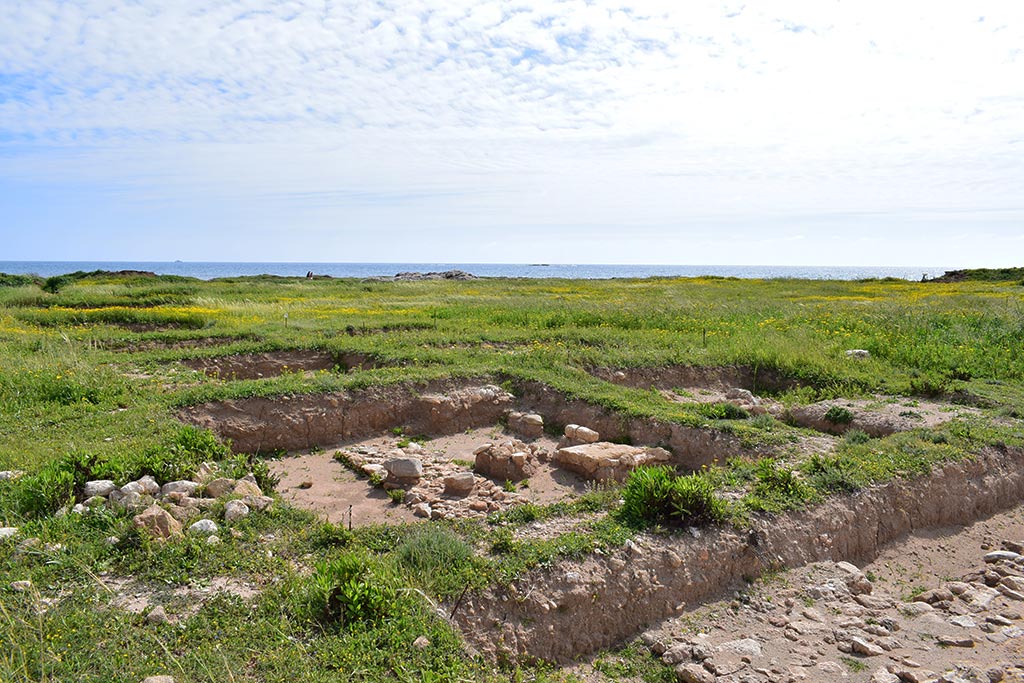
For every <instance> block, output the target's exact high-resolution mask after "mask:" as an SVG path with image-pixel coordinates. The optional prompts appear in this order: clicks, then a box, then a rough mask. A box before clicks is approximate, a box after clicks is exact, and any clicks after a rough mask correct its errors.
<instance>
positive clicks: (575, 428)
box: [562, 424, 601, 444]
mask: <svg viewBox="0 0 1024 683" xmlns="http://www.w3.org/2000/svg"><path fill="white" fill-rule="evenodd" d="M562 433H563V434H564V435H565V438H566V439H568V440H569V442H570V443H572V444H585V443H597V442H598V441H600V440H601V435H600V434H599V433H598V432H595V431H594V430H593V429H590V428H589V427H581V426H580V425H574V424H570V425H566V426H565V430H564V431H563V432H562Z"/></svg>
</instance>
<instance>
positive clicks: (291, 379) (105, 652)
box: [0, 275, 1024, 681]
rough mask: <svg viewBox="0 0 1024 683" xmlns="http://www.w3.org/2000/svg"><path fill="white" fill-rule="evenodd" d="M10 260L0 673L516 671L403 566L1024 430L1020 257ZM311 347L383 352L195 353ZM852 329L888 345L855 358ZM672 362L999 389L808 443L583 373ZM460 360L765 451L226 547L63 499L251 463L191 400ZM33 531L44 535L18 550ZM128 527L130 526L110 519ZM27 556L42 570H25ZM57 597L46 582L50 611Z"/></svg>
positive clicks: (281, 512) (832, 483)
mask: <svg viewBox="0 0 1024 683" xmlns="http://www.w3.org/2000/svg"><path fill="white" fill-rule="evenodd" d="M0 284H3V285H5V286H0V349H2V350H0V469H23V470H25V471H26V472H27V474H26V475H25V476H24V477H22V478H21V479H19V480H17V481H13V482H0V523H2V524H3V525H7V526H17V527H19V528H20V531H19V535H18V536H17V537H16V538H15V539H13V540H10V541H6V542H2V543H0V568H2V569H0V572H2V576H0V587H3V588H0V590H4V600H3V603H2V611H0V641H2V645H0V652H4V654H2V655H0V678H2V679H3V680H8V679H9V680H69V679H74V680H96V681H108V680H116V681H122V680H123V681H136V680H140V679H141V678H142V677H143V676H144V675H146V674H151V673H160V672H167V673H171V674H174V675H177V676H178V679H179V681H182V680H188V681H191V680H197V681H198V680H239V681H241V680H249V681H277V680H281V681H284V680H309V681H316V680H345V679H351V680H379V679H387V678H392V679H398V680H403V679H404V680H421V679H422V680H430V679H431V677H433V679H434V680H480V679H486V678H489V677H493V678H503V679H504V678H508V676H509V673H508V672H501V671H499V670H496V669H493V668H492V667H490V666H488V665H486V664H483V663H480V662H477V661H474V660H472V659H470V658H468V657H466V656H465V655H463V654H462V653H461V652H460V650H459V648H458V644H457V639H456V638H455V636H454V635H453V634H452V633H451V631H450V630H449V629H448V627H447V626H446V625H445V624H444V623H443V622H441V621H439V620H437V619H435V618H434V617H433V616H432V612H431V609H430V607H429V604H428V603H427V602H426V601H425V600H424V598H423V597H421V596H420V594H419V593H417V592H414V591H412V590H410V588H412V587H418V588H421V589H422V590H423V591H424V592H425V593H427V594H431V595H433V596H441V597H451V596H455V595H458V594H459V593H460V592H461V591H462V590H463V588H464V587H465V586H466V585H482V584H484V583H487V582H491V581H502V580H507V579H508V578H510V577H512V576H514V575H515V574H517V573H519V572H521V571H523V570H524V569H526V568H528V567H530V566H534V565H536V564H543V563H546V562H551V561H553V560H554V559H556V558H558V557H561V556H569V555H579V554H583V553H587V552H590V551H592V550H593V549H594V548H596V547H600V546H601V545H615V544H619V543H622V542H623V540H624V539H625V538H626V537H628V535H630V534H632V533H635V532H636V530H637V529H638V528H643V527H644V526H646V525H648V524H651V523H655V524H666V525H669V526H671V525H672V524H675V523H678V522H679V521H680V519H679V518H680V516H683V517H686V516H689V517H691V518H695V519H696V520H697V521H702V522H705V523H721V522H725V523H734V524H743V523H744V519H745V518H747V517H749V515H752V514H765V513H772V512H778V511H781V510H785V509H787V508H791V507H798V506H800V505H805V504H808V503H811V502H814V501H816V500H820V499H821V498H822V497H823V496H826V495H829V494H831V493H834V492H842V491H850V490H855V489H856V488H858V487H862V486H865V485H868V484H870V483H873V482H876V481H881V480H885V479H887V478H891V477H894V476H911V475H914V474H918V473H921V472H925V471H927V470H928V468H930V467H931V466H933V465H934V464H936V463H937V462H942V461H945V460H951V459H956V458H962V457H968V456H969V455H970V454H971V453H972V452H975V451H976V450H977V449H979V448H981V447H983V446H986V445H992V444H1019V443H1021V442H1022V441H1024V437H1022V434H1021V427H1020V422H1019V421H1018V418H1019V417H1020V414H1021V410H1022V405H1024V354H1022V353H1021V352H1020V340H1021V339H1022V338H1024V288H1022V287H1021V286H1020V284H1019V282H1017V281H1009V282H988V281H970V280H969V279H968V280H967V281H964V282H960V283H907V282H899V281H866V282H807V281H792V280H780V281H739V280H729V279H720V278H700V279H688V280H682V279H654V280H644V281H634V280H617V281H584V282H569V281H557V280H550V281H545V280H522V281H509V280H504V281H483V280H481V281H470V282H445V281H441V282H395V283H391V282H362V281H352V280H335V281H328V280H313V281H306V280H295V279H282V278H245V279H234V280H223V281H216V282H209V283H204V282H199V281H191V280H185V279H182V278H146V277H129V278H124V277H110V276H104V275H92V276H86V277H78V278H67V279H63V280H58V279H51V280H50V281H47V282H33V281H25V280H18V279H17V278H0ZM40 285H42V286H40ZM46 290H50V291H46ZM292 348H316V349H323V350H328V351H332V352H339V353H340V352H358V353H363V354H367V355H370V356H372V357H373V358H375V359H376V360H377V361H378V365H379V367H378V368H377V369H373V370H365V371H357V372H352V373H340V372H320V373H316V374H315V375H313V376H306V375H303V374H301V373H287V374H285V375H282V376H280V377H274V378H266V379H260V380H251V381H237V382H233V381H222V380H218V379H213V378H208V377H205V376H203V375H200V374H198V373H195V372H192V371H190V370H188V369H186V368H184V367H183V366H182V365H180V364H178V363H177V362H176V361H178V360H181V359H183V358H189V357H197V356H212V355H222V354H228V353H249V352H257V351H267V350H275V349H292ZM850 348H862V349H867V350H868V351H869V352H870V353H871V358H870V359H869V360H866V361H851V360H850V359H848V358H846V356H845V355H844V351H845V350H846V349H850ZM663 365H697V366H721V365H741V366H745V367H749V368H752V369H756V371H757V372H758V373H772V374H774V375H776V376H779V377H783V378H787V379H790V380H794V381H795V382H796V383H797V384H799V385H800V386H799V388H796V389H792V390H789V391H786V392H782V393H777V394H776V395H775V396H774V398H776V399H778V400H780V401H782V402H784V403H785V404H787V405H797V404H802V403H808V402H812V401H815V400H819V399H823V398H832V397H840V396H842V397H857V396H868V395H870V394H872V393H875V392H877V393H885V394H891V395H903V396H907V397H911V398H913V397H922V396H928V397H934V396H946V397H956V398H957V399H958V400H970V401H971V402H972V403H975V404H977V405H978V406H980V407H979V414H978V415H977V416H975V417H971V418H966V419H962V420H957V421H954V422H952V423H949V424H947V425H945V426H942V427H939V428H935V429H932V430H915V431H913V432H909V433H905V434H900V435H896V436H892V437H887V438H883V439H868V438H866V437H864V436H863V435H862V434H857V433H854V434H852V435H849V436H848V437H847V438H845V439H843V440H841V441H840V442H839V444H838V445H837V447H836V449H835V451H834V452H833V453H832V454H829V455H826V456H821V457H815V458H811V459H806V458H804V459H801V458H799V457H797V455H798V454H797V453H796V451H795V449H793V448H791V446H792V444H795V443H796V442H797V441H798V440H799V439H800V438H801V437H802V436H806V435H807V432H806V431H805V430H801V429H797V428H795V427H792V426H790V425H787V424H785V423H784V422H783V421H779V420H774V419H771V418H767V417H758V418H751V419H742V416H740V418H741V419H719V418H720V417H722V416H723V415H724V414H725V413H723V412H722V411H718V410H716V409H715V408H714V407H708V406H696V405H686V404H680V403H674V402H671V401H668V400H666V399H665V398H664V397H662V395H661V394H660V393H658V392H657V391H653V390H639V389H629V388H626V387H621V386H616V385H613V384H610V383H607V382H603V381H601V380H599V379H597V378H595V377H594V376H593V375H591V374H590V373H589V372H588V370H590V369H592V368H594V367H633V366H639V367H649V366H663ZM443 377H488V378H492V379H493V380H494V381H497V382H502V383H505V386H508V387H511V388H513V389H514V387H515V386H516V383H517V382H519V381H523V380H535V381H540V382H544V383H546V384H549V385H551V386H553V387H555V388H556V389H558V390H559V391H561V392H563V393H565V394H566V395H569V396H573V397H578V398H582V399H584V400H587V401H590V402H593V403H596V404H599V405H602V406H605V407H607V408H609V409H612V410H615V411H618V412H621V413H624V414H629V415H633V416H639V417H652V418H656V419H659V420H665V421H677V422H681V423H684V424H688V425H694V426H700V425H703V426H706V427H707V428H711V429H722V430H726V431H729V432H731V433H734V434H737V435H738V436H740V438H741V442H742V443H743V444H745V445H747V446H748V447H751V448H753V447H758V446H760V447H763V448H764V449H768V450H771V451H772V452H773V456H772V457H768V458H760V459H757V460H756V461H755V460H751V458H750V452H737V454H736V457H735V458H732V459H730V460H729V461H728V462H727V463H725V465H724V466H723V467H721V468H713V469H711V470H708V471H706V472H703V473H698V474H697V475H695V476H692V477H686V478H682V479H675V478H674V477H672V476H669V475H668V473H663V474H655V475H652V476H650V477H648V478H646V479H643V480H641V479H638V480H637V481H636V482H634V483H632V484H631V488H627V489H626V491H625V492H624V495H625V496H626V498H627V505H626V506H625V509H616V506H617V500H618V499H619V496H620V493H619V492H607V491H595V492H594V493H592V494H589V495H588V496H586V497H584V498H583V499H582V500H579V501H576V502H567V503H564V504H560V505H557V506H552V507H550V508H536V507H533V506H526V507H524V508H519V509H517V510H514V511H512V512H510V513H506V514H504V515H502V516H500V517H497V518H493V519H492V520H491V524H484V525H480V524H465V523H463V524H448V525H445V526H443V527H441V526H439V525H434V526H436V527H438V528H437V529H435V530H434V531H431V532H426V533H424V532H422V531H412V530H409V529H405V528H386V527H381V528H372V529H365V530H359V531H357V532H356V533H355V534H349V533H348V532H347V531H345V530H343V529H338V528H335V527H331V526H325V525H321V524H319V523H315V522H314V521H313V520H312V519H311V518H310V516H309V515H308V514H306V513H303V512H301V511H297V510H292V509H289V508H287V507H286V506H284V505H281V504H278V505H276V506H275V509H274V511H273V512H271V513H266V514H255V515H253V516H251V517H250V518H248V519H246V520H244V521H242V522H239V523H237V524H236V525H235V526H234V533H231V534H228V533H226V532H224V533H223V534H222V535H223V541H224V542H223V543H222V544H220V545H218V546H207V545H205V544H204V543H202V542H199V541H197V540H193V539H182V540H178V541H172V542H170V543H166V544H158V543H153V542H150V541H148V540H147V539H146V538H145V537H143V536H140V535H139V534H137V533H135V532H133V531H132V530H131V524H130V517H129V516H127V515H123V516H122V515H115V514H98V515H88V516H84V517H79V516H77V515H66V516H59V514H55V513H58V511H59V510H60V509H61V508H62V506H65V505H66V504H67V503H68V502H69V501H70V496H72V495H74V492H75V487H76V486H78V485H80V484H81V482H82V481H83V480H84V479H85V478H92V477H103V476H106V477H110V478H113V479H115V480H118V481H119V483H122V482H124V481H127V480H129V479H131V478H133V477H135V476H138V475H140V474H144V473H154V474H157V475H160V478H162V479H164V478H173V477H178V476H186V475H188V474H189V473H190V470H191V469H193V468H194V467H195V466H196V465H197V464H198V463H199V462H200V461H202V460H205V459H219V460H223V461H225V463H226V464H227V466H228V467H231V468H235V469H236V470H237V471H242V470H244V469H246V468H249V467H251V466H252V465H253V464H254V463H253V461H251V460H250V459H249V458H246V457H245V456H235V455H232V454H230V453H228V452H227V451H226V450H225V449H224V448H223V446H222V445H221V444H217V443H216V442H215V441H214V440H212V439H211V438H210V437H209V435H207V434H203V433H197V432H195V431H194V430H191V429H183V428H182V427H181V426H180V425H179V424H178V423H177V422H176V421H175V419H174V417H173V416H174V412H175V410H176V408H177V407H179V406H181V405H186V404H191V403H197V402H202V401H208V400H216V399H224V398H237V397H244V396H253V395H265V396H275V395H286V394H292V393H297V392H314V393H315V392H327V391H342V390H346V389H357V388H363V387H368V386H375V385H382V384H390V383H396V382H415V381H422V380H429V379H436V378H443ZM760 389H761V391H762V393H764V392H767V391H768V389H767V388H766V387H760ZM730 415H732V414H731V413H730ZM256 464H257V466H258V462H256ZM724 490H731V491H733V492H739V493H740V494H741V495H740V496H734V497H733V498H734V499H738V500H739V502H738V503H737V502H734V503H730V504H728V505H726V504H724V503H723V502H722V498H721V496H720V495H719V494H720V493H721V492H722V491H724ZM681 504H682V506H683V507H684V508H686V509H687V512H688V513H690V514H689V515H682V514H681V513H680V512H679V508H680V505H681ZM698 504H699V508H698ZM595 510H608V511H609V514H607V515H603V516H601V517H599V518H598V519H597V521H595V522H592V523H591V526H590V528H589V530H587V531H582V532H573V533H571V534H565V535H564V536H562V537H559V538H556V539H551V540H547V541H537V542H522V541H516V540H514V539H513V538H512V535H511V533H510V532H509V526H510V525H516V524H522V523H525V522H528V521H532V520H535V519H539V518H544V517H547V516H556V515H564V514H576V513H579V512H582V511H595ZM694 510H698V513H697V514H693V511H694ZM690 521H693V519H691V520H690ZM30 537H38V538H39V539H40V544H39V545H37V546H33V547H31V548H26V549H24V550H23V551H21V552H19V551H17V549H16V548H17V545H18V543H19V542H20V541H22V540H24V539H26V538H30ZM108 537H116V538H118V539H119V540H118V542H117V543H115V544H112V545H111V544H108V543H107V541H106V539H107V538H108ZM58 545H59V546H60V547H57V546H58ZM470 547H484V548H487V549H488V550H487V552H484V553H483V554H475V553H473V552H471V551H470V550H469V548H470ZM310 572H312V574H311V575H310ZM111 576H118V577H121V576H132V577H135V578H136V579H137V580H139V581H143V582H149V585H160V584H164V585H171V586H181V585H187V584H189V583H192V584H200V585H201V584H202V583H203V582H205V581H209V580H210V579H212V578H214V577H224V576H231V577H234V578H236V579H239V580H245V581H249V582H252V583H255V584H258V585H259V586H261V587H262V588H264V590H263V592H262V593H261V594H260V595H259V596H258V597H257V598H255V599H253V600H250V601H245V600H242V599H240V598H230V597H220V598H217V599H215V600H212V601H210V602H208V603H206V604H205V605H204V606H203V607H202V608H201V609H199V611H198V612H197V613H196V614H195V616H192V617H190V618H188V619H183V620H181V621H180V622H179V623H178V624H174V625H158V626H153V625H147V624H146V623H145V622H144V620H143V619H142V618H141V617H137V616H134V615H130V614H127V613H125V612H123V611H121V610H118V609H113V608H110V602H111V600H112V598H113V596H112V595H111V594H110V593H109V592H108V591H107V590H105V589H104V588H103V582H104V578H103V577H111ZM25 579H30V580H31V581H32V585H33V588H32V589H31V590H29V591H26V592H22V593H16V592H12V591H9V590H7V589H6V588H5V587H6V586H7V585H8V584H10V583H11V582H13V581H18V580H25ZM341 586H346V587H347V588H345V589H344V591H341V592H339V587H341ZM346 591H347V592H346ZM40 600H50V601H53V604H52V605H50V606H49V607H48V608H46V609H40V605H41V603H40ZM419 635H427V636H428V637H429V639H430V642H431V644H430V645H429V646H428V647H426V648H424V649H422V650H421V649H417V648H413V647H411V646H410V645H411V643H412V641H413V640H415V639H416V637H418V636H419ZM616 661H619V660H618V659H616ZM628 661H629V664H628V666H627V665H626V664H622V666H621V667H619V669H621V668H622V667H625V668H626V669H629V670H630V671H633V670H634V669H643V676H644V677H645V679H647V680H660V679H661V677H663V676H665V675H666V672H665V671H664V670H663V669H661V668H660V667H658V666H656V665H654V664H653V663H648V662H644V661H642V657H640V655H636V656H633V657H630V658H628ZM617 666H618V665H617ZM614 668H615V667H612V669H614ZM619 669H616V670H619ZM609 670H611V669H609ZM513 675H514V676H522V677H525V678H541V679H543V678H550V677H554V678H558V677H559V676H560V675H561V674H558V673H557V672H553V673H552V672H545V671H543V670H539V669H520V670H518V671H517V672H515V671H514V672H513Z"/></svg>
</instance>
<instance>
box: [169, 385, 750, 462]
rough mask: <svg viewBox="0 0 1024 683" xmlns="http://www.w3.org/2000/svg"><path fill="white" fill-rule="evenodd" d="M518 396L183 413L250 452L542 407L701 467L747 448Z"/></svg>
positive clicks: (557, 400)
mask: <svg viewBox="0 0 1024 683" xmlns="http://www.w3.org/2000/svg"><path fill="white" fill-rule="evenodd" d="M515 389H516V395H515V396H513V395H512V394H509V393H507V392H506V391H504V390H502V389H500V388H498V387H496V386H493V385H488V384H484V383H482V382H479V381H477V382H465V381H463V382H457V381H451V380H447V381H437V382H432V383H427V384H421V385H417V386H415V387H413V386H409V385H397V386H389V387H376V388H371V389H365V390H359V391H352V392H347V393H332V394H304V395H292V396H282V397H274V398H262V397H259V398H246V399H237V400H228V401H218V402H212V403H205V404H200V405H196V406H190V407H188V408H184V409H183V410H182V411H181V412H180V414H179V416H180V418H181V419H182V420H183V421H184V422H186V423H189V424H194V425H197V426H201V427H206V428H208V429H211V430H212V431H214V432H215V433H216V434H217V435H218V436H220V437H221V438H223V439H230V440H231V442H232V447H233V448H234V449H235V450H236V451H238V452H243V453H257V452H270V451H275V450H286V451H296V450H304V449H310V448H314V447H320V448H324V447H328V446H332V445H337V444H342V443H345V442H347V441H351V440H354V439H360V438H366V437H372V436H378V435H380V434H383V433H385V432H387V431H389V430H391V429H394V428H396V427H401V428H402V429H403V430H404V431H405V432H406V433H407V434H424V435H427V436H444V435H449V434H455V433H458V432H462V431H465V430H466V429H471V428H476V427H485V426H490V425H494V424H496V423H498V422H499V421H500V420H501V419H502V418H504V417H505V416H506V415H507V414H508V413H509V412H510V411H512V410H520V411H526V412H536V413H539V414H541V415H542V416H543V417H544V420H545V424H546V425H548V427H549V428H552V429H561V427H563V426H565V425H567V424H581V425H585V426H588V427H590V428H591V429H595V430H597V431H598V432H599V433H600V434H601V437H602V438H603V439H605V440H610V441H628V442H630V443H632V444H634V445H649V446H662V447H665V448H667V449H668V450H670V451H671V452H672V453H673V456H674V464H676V465H677V466H679V467H683V468H688V469H698V468H700V467H701V466H702V465H706V464H710V463H712V462H714V461H715V460H723V461H724V459H725V458H727V457H730V456H734V455H737V454H739V453H741V452H743V448H742V446H741V445H740V442H739V439H737V438H736V437H734V436H732V435H731V434H726V433H724V432H720V431H717V430H714V429H704V428H696V427H687V426H685V425H680V424H676V423H668V422H661V421H658V420H651V419H642V418H635V417H623V416H622V415H619V414H617V413H614V412H613V411H611V410H608V409H606V408H602V407H600V406H595V405H592V404H590V403H587V402H585V401H582V400H579V399H571V398H567V397H566V396H565V395H564V394H562V393H561V392H558V391H556V390H554V389H552V388H550V387H548V386H546V385H544V384H541V383H537V382H523V383H521V384H519V385H518V386H517V387H516V388H515Z"/></svg>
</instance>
